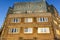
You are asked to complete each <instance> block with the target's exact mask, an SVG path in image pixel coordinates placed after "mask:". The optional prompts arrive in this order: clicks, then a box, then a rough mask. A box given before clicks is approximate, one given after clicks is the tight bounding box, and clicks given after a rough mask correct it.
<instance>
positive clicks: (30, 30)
mask: <svg viewBox="0 0 60 40" xmlns="http://www.w3.org/2000/svg"><path fill="white" fill-rule="evenodd" d="M32 31H33V30H32V28H25V29H24V33H32Z"/></svg>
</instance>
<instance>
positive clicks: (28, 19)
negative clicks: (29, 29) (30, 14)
mask: <svg viewBox="0 0 60 40" xmlns="http://www.w3.org/2000/svg"><path fill="white" fill-rule="evenodd" d="M32 21H33V20H32V18H25V22H32Z"/></svg>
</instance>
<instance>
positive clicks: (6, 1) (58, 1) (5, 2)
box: [0, 0, 60, 28]
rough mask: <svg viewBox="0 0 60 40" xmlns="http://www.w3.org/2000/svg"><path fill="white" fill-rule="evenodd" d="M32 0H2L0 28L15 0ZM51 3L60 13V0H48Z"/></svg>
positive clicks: (17, 0)
mask: <svg viewBox="0 0 60 40" xmlns="http://www.w3.org/2000/svg"><path fill="white" fill-rule="evenodd" d="M25 1H30V0H0V28H1V26H2V24H3V22H4V20H5V17H6V14H7V11H8V8H9V7H12V6H13V4H14V3H15V2H25ZM46 1H47V2H48V3H49V4H53V5H54V6H55V7H56V9H57V10H58V12H59V14H60V0H46Z"/></svg>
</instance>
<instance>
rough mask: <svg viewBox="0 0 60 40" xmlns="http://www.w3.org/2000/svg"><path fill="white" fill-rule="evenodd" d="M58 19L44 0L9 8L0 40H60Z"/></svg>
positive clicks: (22, 3) (54, 10)
mask: <svg viewBox="0 0 60 40" xmlns="http://www.w3.org/2000/svg"><path fill="white" fill-rule="evenodd" d="M59 24H60V17H59V15H58V12H57V10H56V8H55V7H54V6H53V5H49V4H48V3H47V2H46V1H45V0H41V1H40V2H17V3H14V5H13V7H9V9H8V12H7V15H6V18H5V21H4V24H3V28H2V31H1V34H0V35H1V36H0V40H60V25H59Z"/></svg>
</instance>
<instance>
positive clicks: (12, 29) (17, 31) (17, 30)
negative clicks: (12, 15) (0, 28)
mask: <svg viewBox="0 0 60 40" xmlns="http://www.w3.org/2000/svg"><path fill="white" fill-rule="evenodd" d="M12 31H13V32H12ZM19 32H20V29H19V28H10V29H9V34H17V33H19Z"/></svg>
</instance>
